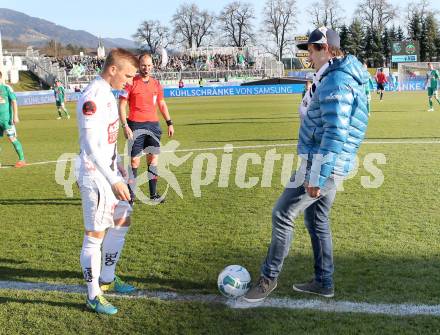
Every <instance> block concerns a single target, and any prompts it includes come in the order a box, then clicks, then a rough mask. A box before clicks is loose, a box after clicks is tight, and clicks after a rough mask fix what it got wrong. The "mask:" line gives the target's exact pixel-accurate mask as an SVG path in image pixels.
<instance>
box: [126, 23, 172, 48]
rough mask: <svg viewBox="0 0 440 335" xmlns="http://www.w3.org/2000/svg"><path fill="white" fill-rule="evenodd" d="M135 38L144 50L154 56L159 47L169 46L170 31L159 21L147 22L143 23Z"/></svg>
mask: <svg viewBox="0 0 440 335" xmlns="http://www.w3.org/2000/svg"><path fill="white" fill-rule="evenodd" d="M133 37H134V38H135V39H136V42H137V43H138V44H139V45H140V46H141V48H142V49H146V50H148V51H150V52H151V53H153V54H154V53H156V51H157V48H158V47H159V46H162V47H164V48H166V47H167V46H168V44H169V29H168V28H167V27H165V26H163V25H162V24H161V23H160V22H159V21H157V20H147V21H144V22H142V23H141V25H140V26H139V28H138V29H137V31H136V33H135V34H134V35H133Z"/></svg>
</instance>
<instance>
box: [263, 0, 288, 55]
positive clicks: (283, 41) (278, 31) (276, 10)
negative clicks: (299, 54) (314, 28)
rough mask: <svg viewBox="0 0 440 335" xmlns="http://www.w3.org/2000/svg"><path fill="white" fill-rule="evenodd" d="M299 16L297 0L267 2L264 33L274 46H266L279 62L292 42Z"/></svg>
mask: <svg viewBox="0 0 440 335" xmlns="http://www.w3.org/2000/svg"><path fill="white" fill-rule="evenodd" d="M296 15H297V5H296V0H266V4H265V6H264V9H263V29H262V30H263V32H264V33H267V34H268V37H269V40H270V41H271V42H272V43H271V44H272V45H274V47H273V48H272V47H271V46H270V45H266V50H267V51H268V52H270V53H271V54H273V55H274V56H275V57H277V58H278V60H281V59H282V58H283V51H284V49H285V48H286V47H287V45H288V44H289V43H291V42H292V39H291V37H292V36H293V30H294V28H295V23H296Z"/></svg>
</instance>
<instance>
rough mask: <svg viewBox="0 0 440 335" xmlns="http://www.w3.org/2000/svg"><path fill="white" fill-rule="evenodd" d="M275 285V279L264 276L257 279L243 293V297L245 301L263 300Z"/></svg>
mask: <svg viewBox="0 0 440 335" xmlns="http://www.w3.org/2000/svg"><path fill="white" fill-rule="evenodd" d="M276 287H277V280H276V279H274V280H270V279H268V278H266V277H264V276H261V277H260V279H258V282H257V283H255V284H254V285H253V286H252V288H251V289H250V290H249V291H248V292H247V293H246V294H245V296H244V297H243V299H244V300H245V301H247V302H259V301H263V300H264V299H265V298H266V297H267V296H268V295H269V294H270V293H271V292H272V291H273V290H275V288H276Z"/></svg>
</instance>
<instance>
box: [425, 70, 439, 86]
mask: <svg viewBox="0 0 440 335" xmlns="http://www.w3.org/2000/svg"><path fill="white" fill-rule="evenodd" d="M439 79H440V74H439V72H438V70H429V71H428V72H427V73H426V81H427V84H428V88H430V89H432V90H434V91H435V90H437V88H438V81H439Z"/></svg>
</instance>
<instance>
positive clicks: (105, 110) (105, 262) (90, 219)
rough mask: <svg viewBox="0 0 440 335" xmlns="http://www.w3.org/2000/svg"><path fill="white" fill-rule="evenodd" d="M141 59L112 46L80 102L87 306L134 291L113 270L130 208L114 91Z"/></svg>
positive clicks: (109, 310)
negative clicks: (119, 148) (107, 294)
mask: <svg viewBox="0 0 440 335" xmlns="http://www.w3.org/2000/svg"><path fill="white" fill-rule="evenodd" d="M137 68H138V59H137V58H136V57H135V56H134V55H133V54H131V53H130V52H128V51H126V50H123V49H113V50H112V51H111V52H110V54H109V55H108V57H107V59H106V61H105V64H104V68H103V71H102V73H101V75H100V76H98V77H97V78H96V79H95V80H93V81H92V82H91V83H90V84H89V85H88V86H87V88H86V89H85V90H84V92H83V94H82V96H81V97H80V99H79V100H78V104H77V111H76V112H77V122H78V128H79V142H80V150H81V151H80V154H79V157H78V159H77V161H76V177H77V181H78V186H79V189H80V193H81V200H82V208H83V216H84V226H85V235H84V240H83V246H82V250H81V256H80V261H81V267H82V270H83V274H84V279H85V280H86V283H87V291H88V296H87V300H86V305H87V307H89V308H90V309H92V310H94V311H96V312H98V313H104V314H115V313H117V311H118V310H117V308H116V307H114V306H113V305H112V304H110V303H109V302H108V301H107V300H106V299H105V298H104V296H103V292H105V291H110V290H112V291H115V292H118V293H130V292H133V291H134V290H135V288H134V287H133V286H131V285H129V284H127V283H125V282H123V281H122V280H121V279H120V278H119V277H117V276H116V275H115V267H116V263H117V262H118V260H119V257H120V255H121V251H122V248H123V246H124V241H125V235H126V234H127V232H128V229H129V226H130V223H131V221H130V214H131V212H132V208H131V206H130V204H129V203H128V201H129V200H130V193H129V190H128V187H127V184H126V182H125V179H126V177H127V174H126V171H125V170H124V168H123V166H122V164H121V163H120V161H119V156H118V153H117V139H118V129H119V115H118V107H117V104H116V99H115V97H114V95H113V92H112V90H121V89H122V88H123V87H124V86H125V84H127V83H130V84H131V82H132V79H133V77H134V76H135V74H136V70H137Z"/></svg>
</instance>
